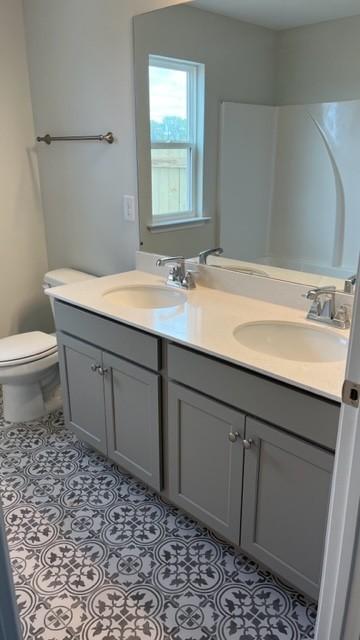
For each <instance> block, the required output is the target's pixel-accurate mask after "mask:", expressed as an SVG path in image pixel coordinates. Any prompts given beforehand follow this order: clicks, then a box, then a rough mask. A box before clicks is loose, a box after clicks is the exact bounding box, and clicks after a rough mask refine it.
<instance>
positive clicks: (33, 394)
mask: <svg viewBox="0 0 360 640" xmlns="http://www.w3.org/2000/svg"><path fill="white" fill-rule="evenodd" d="M2 393H3V405H4V406H3V410H4V419H5V420H6V421H7V422H31V421H32V420H39V419H41V418H43V417H44V416H46V415H48V414H49V413H51V412H52V411H56V410H58V409H60V408H61V406H62V397H61V389H60V383H59V374H58V368H57V366H55V367H52V368H51V369H50V370H49V371H47V372H46V373H45V375H43V376H42V378H41V379H40V380H37V381H31V382H30V381H29V382H28V383H27V384H24V383H22V384H19V383H17V384H3V386H2Z"/></svg>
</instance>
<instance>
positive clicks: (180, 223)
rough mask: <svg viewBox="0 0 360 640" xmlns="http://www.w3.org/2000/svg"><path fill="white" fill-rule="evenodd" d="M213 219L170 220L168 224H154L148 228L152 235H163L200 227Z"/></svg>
mask: <svg viewBox="0 0 360 640" xmlns="http://www.w3.org/2000/svg"><path fill="white" fill-rule="evenodd" d="M210 221H211V218H208V217H205V216H204V217H201V218H200V217H199V218H187V219H186V220H168V221H167V222H154V223H153V224H148V225H147V228H148V230H149V231H150V232H151V233H161V232H162V231H176V230H177V229H182V228H183V227H187V228H189V227H190V228H191V227H199V226H201V225H203V224H206V223H207V222H210Z"/></svg>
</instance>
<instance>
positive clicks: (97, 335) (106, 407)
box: [56, 305, 162, 491]
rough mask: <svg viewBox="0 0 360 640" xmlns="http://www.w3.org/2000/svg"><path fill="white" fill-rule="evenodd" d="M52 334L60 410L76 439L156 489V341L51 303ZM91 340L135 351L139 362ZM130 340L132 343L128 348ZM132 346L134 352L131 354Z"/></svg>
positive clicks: (158, 475) (158, 455)
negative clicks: (56, 353) (56, 348)
mask: <svg viewBox="0 0 360 640" xmlns="http://www.w3.org/2000/svg"><path fill="white" fill-rule="evenodd" d="M56 318H57V329H58V333H57V337H58V344H59V361H60V372H61V382H62V389H63V396H64V414H65V420H66V423H67V425H68V426H69V427H70V428H71V429H72V430H73V431H74V432H75V433H76V434H77V435H78V437H79V438H80V439H82V440H85V441H86V442H88V443H89V444H91V445H92V446H93V447H95V448H96V449H97V450H98V451H100V452H101V453H103V454H105V455H107V456H108V457H109V458H111V459H112V460H113V461H114V462H116V463H118V464H119V465H120V466H121V467H122V468H123V469H125V470H126V471H128V472H129V473H132V474H134V475H135V476H136V477H138V478H139V479H140V480H143V481H144V482H145V483H146V484H148V485H149V486H150V487H152V488H154V489H156V490H157V491H160V490H161V489H162V482H161V442H160V440H161V424H160V375H159V374H158V373H157V372H156V371H149V370H148V369H147V368H145V367H146V366H151V367H158V363H159V357H158V353H157V352H158V341H157V339H156V338H152V337H150V336H147V335H146V334H142V333H140V332H137V331H133V330H131V329H129V328H128V327H123V326H122V325H119V324H114V323H111V322H109V321H107V320H105V319H102V318H98V317H97V316H92V315H91V314H86V313H84V312H81V311H78V310H77V309H73V308H71V307H69V308H68V307H62V306H60V305H57V316H56ZM74 328H75V331H78V332H79V334H80V332H81V333H82V334H84V335H85V336H86V338H88V339H89V340H92V341H93V344H94V345H96V344H99V343H100V344H101V345H103V344H106V346H107V345H109V348H112V349H114V350H115V349H116V350H117V351H118V352H125V353H126V355H127V354H128V352H129V350H131V352H135V354H136V355H138V357H139V360H140V361H141V362H144V365H145V366H144V367H142V366H138V365H135V364H132V363H131V362H128V360H127V359H125V358H122V357H120V356H118V355H114V354H112V353H109V352H108V351H106V350H105V349H103V348H102V349H100V348H98V347H97V346H93V344H89V343H88V342H86V341H85V340H79V339H78V338H77V337H73V336H72V335H69V334H68V333H67V332H65V331H63V329H66V331H69V330H71V331H74ZM132 345H135V346H133V348H132ZM136 349H137V350H138V352H139V354H137V352H136Z"/></svg>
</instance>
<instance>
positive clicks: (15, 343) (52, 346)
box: [0, 331, 57, 369]
mask: <svg viewBox="0 0 360 640" xmlns="http://www.w3.org/2000/svg"><path fill="white" fill-rule="evenodd" d="M56 352H57V343H56V337H55V336H54V335H50V334H48V333H43V332H42V331H30V332H29V333H20V334H18V335H14V336H9V337H8V338H2V339H1V340H0V369H1V368H3V367H15V366H17V365H23V364H27V363H30V362H36V361H37V360H41V359H42V358H45V357H47V356H50V355H52V354H54V353H56Z"/></svg>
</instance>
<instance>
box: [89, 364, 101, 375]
mask: <svg viewBox="0 0 360 640" xmlns="http://www.w3.org/2000/svg"><path fill="white" fill-rule="evenodd" d="M98 368H99V365H98V364H96V363H95V362H93V364H92V365H91V367H90V369H91V371H93V372H94V373H96V372H97V370H98Z"/></svg>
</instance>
